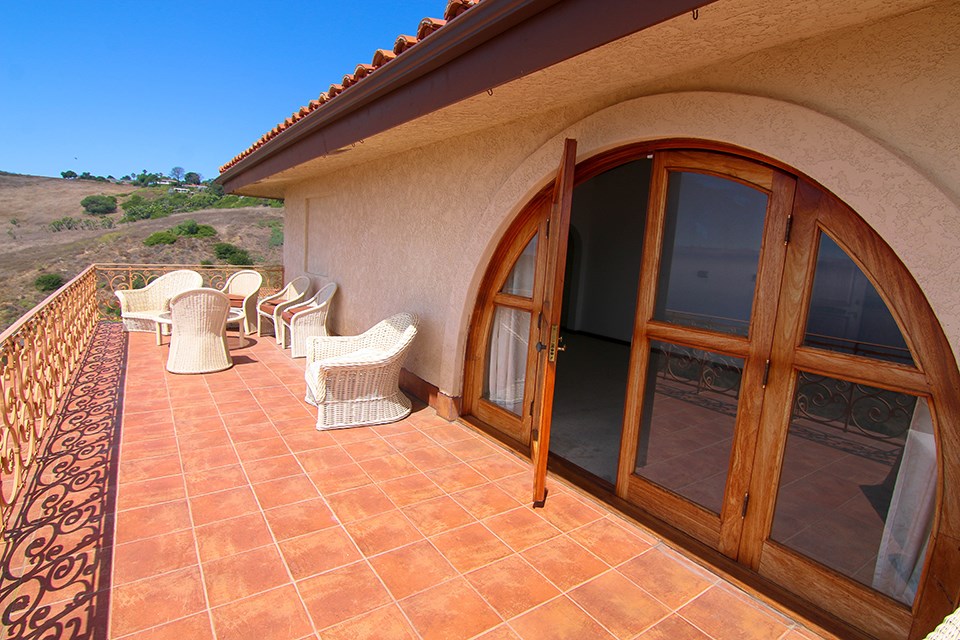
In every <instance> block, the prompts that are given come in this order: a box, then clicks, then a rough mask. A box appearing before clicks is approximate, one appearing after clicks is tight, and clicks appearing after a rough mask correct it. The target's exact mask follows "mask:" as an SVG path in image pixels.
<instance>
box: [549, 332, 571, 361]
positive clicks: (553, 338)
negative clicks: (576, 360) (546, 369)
mask: <svg viewBox="0 0 960 640" xmlns="http://www.w3.org/2000/svg"><path fill="white" fill-rule="evenodd" d="M566 350H567V345H565V344H563V338H561V337H560V325H556V324H555V325H553V326H551V327H550V351H548V352H547V360H549V361H550V362H556V360H557V352H558V351H566Z"/></svg>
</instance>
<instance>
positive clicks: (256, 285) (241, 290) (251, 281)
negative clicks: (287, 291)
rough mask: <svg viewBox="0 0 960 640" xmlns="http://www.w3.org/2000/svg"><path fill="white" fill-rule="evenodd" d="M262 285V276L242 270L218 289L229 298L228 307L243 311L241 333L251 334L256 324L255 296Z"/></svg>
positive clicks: (231, 276)
mask: <svg viewBox="0 0 960 640" xmlns="http://www.w3.org/2000/svg"><path fill="white" fill-rule="evenodd" d="M262 284H263V276H262V275H260V272H258V271H254V270H253V269H243V270H242V271H237V272H236V273H234V274H231V275H230V277H229V278H227V281H226V282H225V283H223V288H222V289H220V291H222V292H223V293H225V294H227V297H228V298H230V306H231V307H234V308H237V309H243V331H244V332H245V333H253V326H254V324H256V322H257V295H258V294H259V293H260V286H261V285H262Z"/></svg>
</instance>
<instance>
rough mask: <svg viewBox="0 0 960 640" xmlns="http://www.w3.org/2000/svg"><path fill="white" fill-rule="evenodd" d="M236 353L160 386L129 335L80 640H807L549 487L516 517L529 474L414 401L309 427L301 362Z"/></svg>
mask: <svg viewBox="0 0 960 640" xmlns="http://www.w3.org/2000/svg"><path fill="white" fill-rule="evenodd" d="M122 338H123V336H122V334H120V335H119V337H118V336H117V335H113V336H112V339H113V340H114V342H115V343H119V344H120V345H123V340H122ZM234 340H235V339H234V338H231V346H232V347H234V348H233V350H232V355H233V358H234V362H235V366H234V367H233V368H232V369H230V370H228V371H225V372H221V373H216V374H210V375H202V376H175V375H171V374H168V373H166V371H165V370H164V362H165V357H166V354H167V347H166V346H162V347H158V346H157V345H156V344H155V342H154V336H153V334H130V335H129V336H128V343H127V344H126V347H125V348H126V364H125V367H124V368H123V370H122V372H121V375H122V376H123V377H124V379H123V382H122V384H123V385H124V387H123V389H124V390H123V397H122V422H121V421H120V420H118V421H117V423H119V424H120V434H121V435H120V441H119V455H117V447H116V446H111V447H107V448H104V452H105V454H104V456H105V457H104V459H103V460H100V461H99V462H98V463H97V464H99V465H101V466H103V465H108V466H109V465H114V469H115V476H116V478H118V480H116V478H114V477H112V476H110V477H109V478H108V480H109V490H108V491H107V494H108V495H113V491H114V490H115V502H111V500H106V501H104V502H103V506H102V508H101V512H102V513H101V514H100V515H99V516H97V517H96V518H90V519H91V520H98V521H100V522H103V523H105V524H104V526H103V527H102V528H101V529H102V530H101V531H100V534H99V537H96V539H95V540H93V541H92V542H89V539H90V536H87V539H88V544H87V547H84V548H83V549H84V551H83V553H84V554H86V555H85V556H84V557H92V556H90V554H92V553H94V552H95V550H99V551H100V553H101V554H102V556H103V560H102V562H101V563H100V565H98V566H101V567H103V568H104V569H103V573H105V574H106V575H102V576H101V578H100V581H99V582H97V581H96V580H95V579H91V582H92V583H94V584H93V586H87V587H86V594H87V595H86V596H85V597H84V598H74V599H73V600H69V598H70V597H72V596H71V594H70V593H67V591H69V590H65V591H64V592H63V593H62V594H60V599H63V600H65V601H69V602H74V603H76V602H81V601H83V602H86V603H87V604H88V605H89V606H88V607H87V609H88V614H89V615H87V617H86V618H85V619H83V620H82V621H81V623H80V624H79V625H77V626H78V627H83V628H84V629H87V630H91V629H92V630H93V631H94V634H93V636H92V637H111V638H130V639H133V638H178V639H193V638H197V639H201V638H220V639H232V638H255V639H257V640H271V639H276V640H288V639H290V640H293V639H298V638H315V637H320V638H377V639H389V638H423V639H433V638H440V639H444V640H449V639H457V638H474V637H482V638H488V639H493V638H525V639H538V640H539V639H544V638H576V639H584V638H610V637H615V638H645V639H660V638H664V639H667V638H669V639H680V638H717V639H725V638H758V639H760V638H763V639H766V638H783V639H803V638H818V637H821V636H818V635H816V634H814V633H812V632H810V631H809V630H807V629H805V628H803V627H802V626H801V625H799V624H797V623H796V622H794V621H792V620H791V619H789V618H788V617H785V616H784V615H782V614H780V613H778V612H776V611H775V610H773V609H771V608H769V607H767V606H766V605H764V604H762V603H760V602H759V601H757V600H755V599H753V598H751V597H750V596H748V595H747V594H745V593H744V592H742V591H740V590H738V589H737V588H735V587H733V586H731V585H729V584H727V583H725V582H724V581H723V580H722V579H720V578H718V577H717V576H716V575H714V574H712V573H710V572H709V571H707V570H705V569H703V568H700V567H699V566H697V565H695V564H693V563H692V562H690V561H688V560H686V559H684V558H683V557H682V556H680V555H679V554H678V553H676V552H674V551H672V550H671V549H670V548H668V547H667V546H666V545H664V544H663V543H662V542H660V541H659V540H658V539H657V538H655V537H654V536H653V535H652V534H651V533H649V532H647V531H646V530H644V529H642V528H640V527H638V526H635V525H633V524H631V523H628V522H626V521H624V520H622V519H621V518H619V517H618V516H616V515H615V514H612V513H610V512H608V511H607V509H606V508H605V507H603V506H602V505H600V504H598V503H596V502H594V501H593V500H591V499H589V498H587V497H584V496H582V495H580V494H579V493H578V492H576V491H575V490H573V489H572V488H570V487H567V486H565V485H564V484H562V483H561V482H559V481H558V480H556V479H554V478H550V479H549V487H550V490H551V493H550V497H549V498H548V500H547V504H546V507H545V508H543V509H537V510H533V509H531V508H530V506H529V492H530V476H531V470H530V465H529V463H527V462H525V461H523V460H521V459H520V458H518V457H516V456H515V455H513V454H512V453H510V452H508V451H506V450H504V449H502V448H500V447H499V446H498V445H497V444H495V443H492V442H491V441H489V440H488V439H486V438H485V437H482V436H481V435H478V434H476V433H474V432H473V431H472V430H470V429H469V428H467V427H464V426H461V425H458V424H451V423H448V422H446V421H444V420H442V419H440V418H439V417H437V416H436V415H435V414H434V412H433V411H432V410H430V409H428V408H422V405H421V407H420V408H419V409H418V410H416V411H415V413H414V414H413V415H411V416H410V417H409V418H408V419H406V420H403V421H401V422H398V423H395V424H391V425H385V426H378V427H366V428H356V429H347V430H339V431H328V432H318V431H316V430H315V428H314V427H315V424H314V417H315V410H314V409H313V408H312V407H310V406H309V405H306V404H305V403H304V402H303V401H302V395H303V387H304V383H303V380H302V373H303V366H304V361H303V360H291V359H290V357H289V355H288V353H289V352H284V351H281V350H280V349H278V348H277V346H276V344H275V343H274V341H273V340H272V339H270V338H256V339H254V340H252V341H249V342H248V346H247V347H245V348H243V349H238V348H236V342H235V341H234ZM91 366H93V365H91ZM97 366H100V365H97ZM93 368H94V369H96V367H95V366H94V367H93ZM98 375H104V374H98ZM81 377H82V376H81ZM106 391H109V389H106ZM74 404H77V405H78V406H79V402H77V403H74ZM93 413H94V412H93V411H92V410H90V411H88V412H87V413H86V414H85V415H86V418H85V419H87V420H89V419H91V417H92V415H93ZM66 422H68V421H65V423H64V429H69V427H70V425H69V424H66ZM114 432H115V428H114ZM114 435H115V433H114ZM104 460H105V461H106V462H104ZM114 524H115V528H114V526H113V525H114ZM67 529H68V527H66V526H60V530H61V534H62V535H64V536H66V535H67V534H68V532H67ZM37 535H39V534H37ZM23 545H24V546H25V547H26V546H27V545H26V542H24V543H23ZM81 547H82V545H80V546H77V547H76V549H78V550H79V549H81ZM79 553H80V551H74V552H71V553H64V554H63V555H71V554H72V555H71V557H73V558H74V559H76V558H77V557H79V555H78V554H79ZM28 555H29V554H28ZM111 558H112V561H111V560H110V559H111ZM27 562H28V563H29V562H33V563H35V564H36V563H38V562H40V561H39V560H37V559H34V560H32V561H27ZM41 563H42V562H41ZM12 564H15V563H13V562H10V561H9V560H8V565H12ZM76 564H77V563H76V562H74V563H73V565H71V566H74V565H76ZM8 573H9V572H8ZM77 575H78V576H79V575H80V574H79V573H78V574H77ZM7 581H8V583H9V576H8V580H7ZM78 581H79V578H78V579H76V580H75V581H74V582H78ZM40 582H42V583H44V584H45V585H46V587H38V588H39V589H40V590H41V591H43V590H44V588H46V591H47V593H46V596H45V597H46V598H47V600H46V602H51V601H56V600H57V599H58V597H57V595H56V593H55V592H56V589H55V588H54V587H55V586H56V585H55V584H54V583H55V582H56V580H54V579H52V578H48V579H45V580H41V581H40ZM31 589H33V587H29V586H27V585H26V580H22V581H21V583H20V584H17V585H15V589H14V591H13V592H9V591H8V593H13V594H14V595H16V594H17V593H21V594H22V593H26V592H29V593H33V591H31ZM28 599H29V598H28ZM9 601H10V598H9V597H8V598H7V602H9ZM0 604H4V606H5V607H6V611H5V614H4V615H5V616H6V617H5V621H9V620H11V619H15V618H16V616H13V618H11V616H10V611H14V612H15V611H16V610H17V607H18V606H20V607H21V608H22V607H23V606H24V605H22V601H21V605H16V604H14V605H8V604H7V603H5V602H4V601H3V592H0ZM33 609H34V611H35V610H36V609H37V607H36V606H34V608H33ZM51 611H52V612H53V613H52V614H51V613H50V612H51ZM57 611H58V609H57V608H56V607H53V608H51V609H50V610H48V611H46V613H45V614H44V615H47V616H48V617H50V618H51V619H52V618H57V616H58V615H59V614H58V613H57ZM41 617H42V616H41ZM78 617H79V616H78ZM59 620H60V623H59V624H62V631H64V632H66V631H70V633H71V634H74V632H73V631H71V630H70V627H69V626H68V625H67V624H66V622H65V621H64V620H63V619H62V618H60V619H59ZM48 622H49V621H48ZM25 628H26V627H23V626H21V627H16V625H14V624H11V625H10V626H8V627H7V631H6V633H5V637H33V636H31V635H30V634H28V633H26V632H25V631H24V629H25ZM107 629H109V630H108V631H107ZM59 637H87V636H81V635H77V634H74V635H69V634H66V633H61V634H59Z"/></svg>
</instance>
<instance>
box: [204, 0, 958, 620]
mask: <svg viewBox="0 0 960 640" xmlns="http://www.w3.org/2000/svg"><path fill="white" fill-rule="evenodd" d="M344 37H348V36H344ZM304 73H306V70H304ZM958 95H960V0H836V1H835V2H817V1H814V0H797V1H796V2H774V1H773V0H716V1H715V2H705V1H704V0H676V1H674V2H662V1H660V2H635V1H634V2H630V1H620V0H610V1H609V2H603V3H598V2H595V1H592V0H560V1H557V2H544V3H534V2H529V1H528V0H483V1H482V2H476V3H475V2H472V1H471V0H452V1H450V2H449V3H448V5H447V9H446V13H445V15H444V16H443V19H434V18H425V19H424V20H423V21H421V22H420V24H419V26H418V28H417V31H416V35H404V36H400V37H399V38H398V39H397V41H396V43H395V45H394V47H393V49H392V50H379V51H376V52H375V54H374V55H373V58H372V60H371V61H370V64H366V63H365V62H364V63H362V64H359V65H358V66H357V67H356V69H355V71H353V72H352V73H349V74H348V75H346V76H344V77H343V78H342V80H341V79H339V78H337V79H335V83H334V84H332V85H331V86H330V88H329V90H327V91H326V92H324V93H321V94H320V95H319V97H318V98H317V99H315V100H313V101H311V102H310V103H309V104H307V105H306V106H304V107H303V108H301V109H300V110H299V111H298V112H296V113H294V114H292V115H291V116H290V117H288V118H286V120H284V121H283V122H282V123H281V124H279V125H277V126H276V127H275V128H274V129H273V130H271V131H270V132H269V133H267V134H266V135H264V136H263V137H262V138H261V139H260V140H258V141H256V142H255V143H254V144H253V145H252V146H250V147H249V148H248V149H247V150H246V151H244V152H243V153H241V154H240V155H238V156H237V157H236V158H234V159H233V160H231V161H230V162H228V163H227V164H226V165H224V166H223V167H222V168H221V175H220V177H219V178H218V182H219V183H220V184H222V185H223V187H224V189H225V190H226V191H228V192H233V193H238V194H243V195H249V196H260V197H268V198H283V199H284V201H285V222H284V231H285V238H284V240H285V242H284V267H285V271H286V275H287V277H288V278H289V279H292V278H294V277H296V276H299V275H306V276H309V277H310V278H311V279H312V281H313V283H314V286H315V287H319V286H321V285H322V284H324V283H326V282H328V281H335V282H337V284H338V285H339V286H340V291H341V292H342V293H341V297H340V298H339V299H338V300H337V302H336V303H335V305H334V308H333V310H332V315H331V324H332V328H333V329H334V330H335V331H336V332H337V333H339V334H358V333H360V332H362V331H363V330H365V329H366V328H368V327H370V326H372V325H374V324H375V323H376V322H377V321H378V320H380V319H382V318H386V317H388V316H390V315H392V314H394V313H396V312H398V311H411V312H416V313H417V314H418V315H419V316H420V319H421V324H420V334H419V336H418V338H417V342H416V343H415V344H414V347H413V349H412V350H411V354H410V357H409V358H408V360H407V362H406V365H405V366H406V369H407V370H408V371H407V373H406V374H405V377H404V380H405V383H406V385H407V388H408V389H410V390H412V391H413V392H416V393H417V394H419V395H420V396H421V397H424V398H430V400H431V402H432V404H433V405H434V406H435V407H436V408H437V411H438V413H439V414H440V415H442V416H445V417H447V418H448V419H449V418H459V419H460V420H461V421H463V422H465V423H467V424H470V425H472V426H474V427H475V428H476V429H479V430H483V431H485V432H486V433H488V434H490V435H492V436H493V437H495V438H498V439H499V440H500V441H502V442H503V443H506V444H507V445H508V446H510V447H512V448H514V449H515V450H516V451H517V452H518V453H519V454H520V455H524V456H530V457H531V459H532V460H533V462H534V468H535V469H536V470H537V471H536V473H535V475H534V476H533V477H531V478H530V483H531V487H532V488H533V489H532V491H531V494H532V497H533V498H534V499H535V500H538V501H539V500H543V499H544V493H543V489H544V484H543V483H544V478H543V474H544V473H545V470H546V468H547V466H548V462H549V467H550V468H551V469H552V470H554V471H555V472H556V473H559V474H562V475H564V476H565V477H567V478H568V479H570V481H571V482H573V483H576V484H578V485H579V486H581V487H583V488H584V489H585V490H588V491H591V492H593V493H594V494H596V495H598V496H601V497H602V498H603V499H606V500H607V501H608V502H609V503H610V504H611V505H613V506H614V507H615V508H617V509H620V510H622V511H624V512H626V513H629V514H630V515H632V516H634V517H637V518H639V519H641V520H642V521H643V522H645V523H649V525H650V526H651V527H653V528H655V529H656V530H657V531H658V532H660V533H662V535H664V536H665V537H667V538H668V539H669V540H671V542H672V544H673V545H675V546H678V547H681V548H685V549H686V550H687V553H689V554H691V555H696V556H697V557H698V558H699V559H700V560H701V561H705V562H708V563H711V564H712V565H713V566H715V567H719V568H721V569H722V570H723V571H726V572H727V573H728V574H729V575H732V576H734V577H735V578H736V579H737V580H738V581H739V582H740V583H743V584H748V585H751V586H752V587H753V588H754V589H756V590H758V591H761V592H763V593H765V594H767V595H768V596H769V597H774V598H779V599H780V600H781V601H782V602H785V603H787V605H788V606H797V607H798V610H803V611H804V612H806V613H810V614H811V615H815V616H819V617H818V619H819V620H827V621H829V622H830V623H831V624H834V625H838V626H837V628H838V629H839V633H840V635H842V636H844V637H863V636H864V635H866V636H868V637H877V638H908V637H909V638H922V637H923V636H924V635H925V634H926V633H928V632H929V631H930V630H931V629H932V628H933V627H934V626H935V625H936V624H937V622H938V621H939V620H941V619H942V618H943V617H944V616H945V615H946V614H947V613H948V612H950V611H951V610H953V609H955V608H957V606H958V602H960V569H958V568H960V392H958V389H960V372H958V367H957V359H958V354H960V288H958V287H957V282H956V281H957V274H958V272H960V154H958V153H957V150H958V149H960V127H958V126H957V123H960V100H957V96H958ZM560 497H562V495H561V496H560ZM547 500H550V498H549V497H548V498H547ZM844 625H845V626H844Z"/></svg>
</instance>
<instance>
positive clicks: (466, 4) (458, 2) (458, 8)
mask: <svg viewBox="0 0 960 640" xmlns="http://www.w3.org/2000/svg"><path fill="white" fill-rule="evenodd" d="M475 4H476V2H474V0H450V2H448V3H447V9H446V11H444V12H443V19H444V20H446V21H447V22H450V21H451V20H453V19H454V18H456V17H457V16H458V15H460V14H461V13H463V12H464V11H466V10H467V9H469V8H470V7H472V6H473V5H475Z"/></svg>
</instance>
